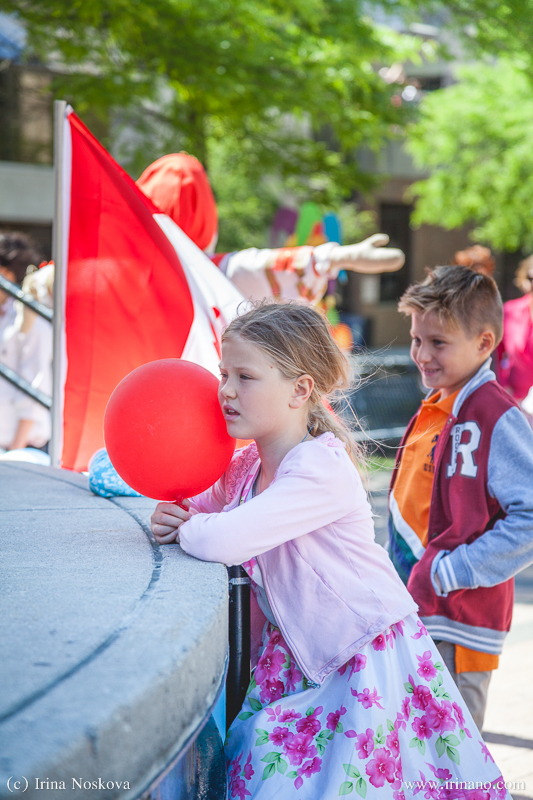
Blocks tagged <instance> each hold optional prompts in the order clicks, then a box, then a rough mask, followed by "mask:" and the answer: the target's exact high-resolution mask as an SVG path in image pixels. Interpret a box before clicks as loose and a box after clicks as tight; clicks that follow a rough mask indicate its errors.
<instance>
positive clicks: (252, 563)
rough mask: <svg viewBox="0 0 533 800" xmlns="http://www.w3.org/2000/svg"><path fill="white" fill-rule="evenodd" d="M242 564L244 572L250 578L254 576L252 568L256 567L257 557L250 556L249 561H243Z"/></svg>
mask: <svg viewBox="0 0 533 800" xmlns="http://www.w3.org/2000/svg"><path fill="white" fill-rule="evenodd" d="M242 566H243V569H245V570H246V572H247V574H248V575H249V576H250V578H253V577H254V570H255V568H256V567H257V559H255V558H251V559H250V560H249V561H245V562H244V564H243V565H242Z"/></svg>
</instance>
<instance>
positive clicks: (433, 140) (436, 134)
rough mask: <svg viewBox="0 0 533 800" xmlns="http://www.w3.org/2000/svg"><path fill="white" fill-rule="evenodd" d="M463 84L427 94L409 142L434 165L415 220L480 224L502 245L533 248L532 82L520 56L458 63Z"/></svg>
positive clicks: (422, 161) (420, 158)
mask: <svg viewBox="0 0 533 800" xmlns="http://www.w3.org/2000/svg"><path fill="white" fill-rule="evenodd" d="M458 77H459V83H458V84H456V85H454V86H451V87H449V88H446V89H442V90H439V91H437V92H433V93H431V94H430V95H428V96H427V97H426V98H425V99H424V101H423V102H422V104H421V108H420V119H419V121H418V122H417V123H415V124H414V125H413V126H412V127H411V128H410V131H409V145H408V147H409V149H410V151H411V153H412V154H413V156H414V158H415V160H416V162H417V163H418V164H419V165H420V166H422V167H423V168H425V169H427V170H428V172H430V173H431V174H430V177H429V178H428V179H427V180H423V181H419V182H418V183H416V184H415V185H414V186H413V187H412V191H413V193H414V194H415V195H416V196H417V197H418V201H417V205H416V210H415V213H414V217H413V221H414V223H415V224H421V223H424V222H425V223H429V224H434V225H441V226H443V227H445V228H448V229H450V228H456V227H459V226H461V225H464V224H468V223H470V224H474V225H475V228H474V230H473V232H472V238H473V239H475V240H476V241H483V242H486V243H488V244H490V245H491V246H492V247H494V248H496V249H499V250H509V251H514V250H517V249H518V248H524V249H528V250H533V225H532V223H531V208H532V206H533V148H532V147H531V136H530V131H531V129H532V127H533V85H532V83H531V80H530V76H529V74H528V73H527V72H526V71H525V70H524V69H523V64H522V63H518V64H517V62H516V60H515V59H501V60H499V61H498V63H492V64H486V63H483V64H482V63H480V64H476V65H473V66H465V67H462V68H461V69H460V70H458Z"/></svg>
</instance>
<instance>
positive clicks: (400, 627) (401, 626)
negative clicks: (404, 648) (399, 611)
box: [392, 620, 405, 636]
mask: <svg viewBox="0 0 533 800" xmlns="http://www.w3.org/2000/svg"><path fill="white" fill-rule="evenodd" d="M392 627H393V628H395V629H396V630H397V631H398V633H399V634H400V636H403V635H404V633H403V629H404V628H405V622H403V621H402V620H400V621H399V622H395V623H394V625H393V626H392Z"/></svg>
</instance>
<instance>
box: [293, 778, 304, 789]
mask: <svg viewBox="0 0 533 800" xmlns="http://www.w3.org/2000/svg"><path fill="white" fill-rule="evenodd" d="M303 783H304V782H303V778H301V777H300V775H298V777H297V778H296V780H295V781H294V788H295V789H301V788H302V786H303Z"/></svg>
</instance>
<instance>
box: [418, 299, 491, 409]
mask: <svg viewBox="0 0 533 800" xmlns="http://www.w3.org/2000/svg"><path fill="white" fill-rule="evenodd" d="M411 339H412V342H411V358H412V359H413V361H414V362H415V364H416V366H417V367H418V369H419V370H420V374H421V375H422V382H423V384H424V386H426V387H427V388H428V389H437V390H440V392H441V397H442V398H444V397H448V396H449V395H450V394H453V393H454V392H455V391H457V390H458V389H462V387H463V386H464V385H465V384H466V383H468V381H469V380H470V378H473V377H474V375H475V374H476V372H477V371H478V369H479V368H480V366H481V365H482V364H483V363H484V362H485V361H486V360H487V358H488V357H489V356H490V354H491V353H492V351H493V350H494V347H495V344H496V338H495V336H494V332H493V331H491V330H486V331H484V332H483V333H480V334H479V335H478V336H473V337H470V336H469V334H468V333H467V332H466V331H464V330H463V328H462V327H457V328H452V327H449V326H447V325H443V323H442V322H441V321H440V319H439V317H438V315H437V314H436V313H435V312H434V311H431V312H430V313H428V314H426V315H425V316H424V315H422V314H421V313H420V312H418V311H413V312H412V314H411Z"/></svg>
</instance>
